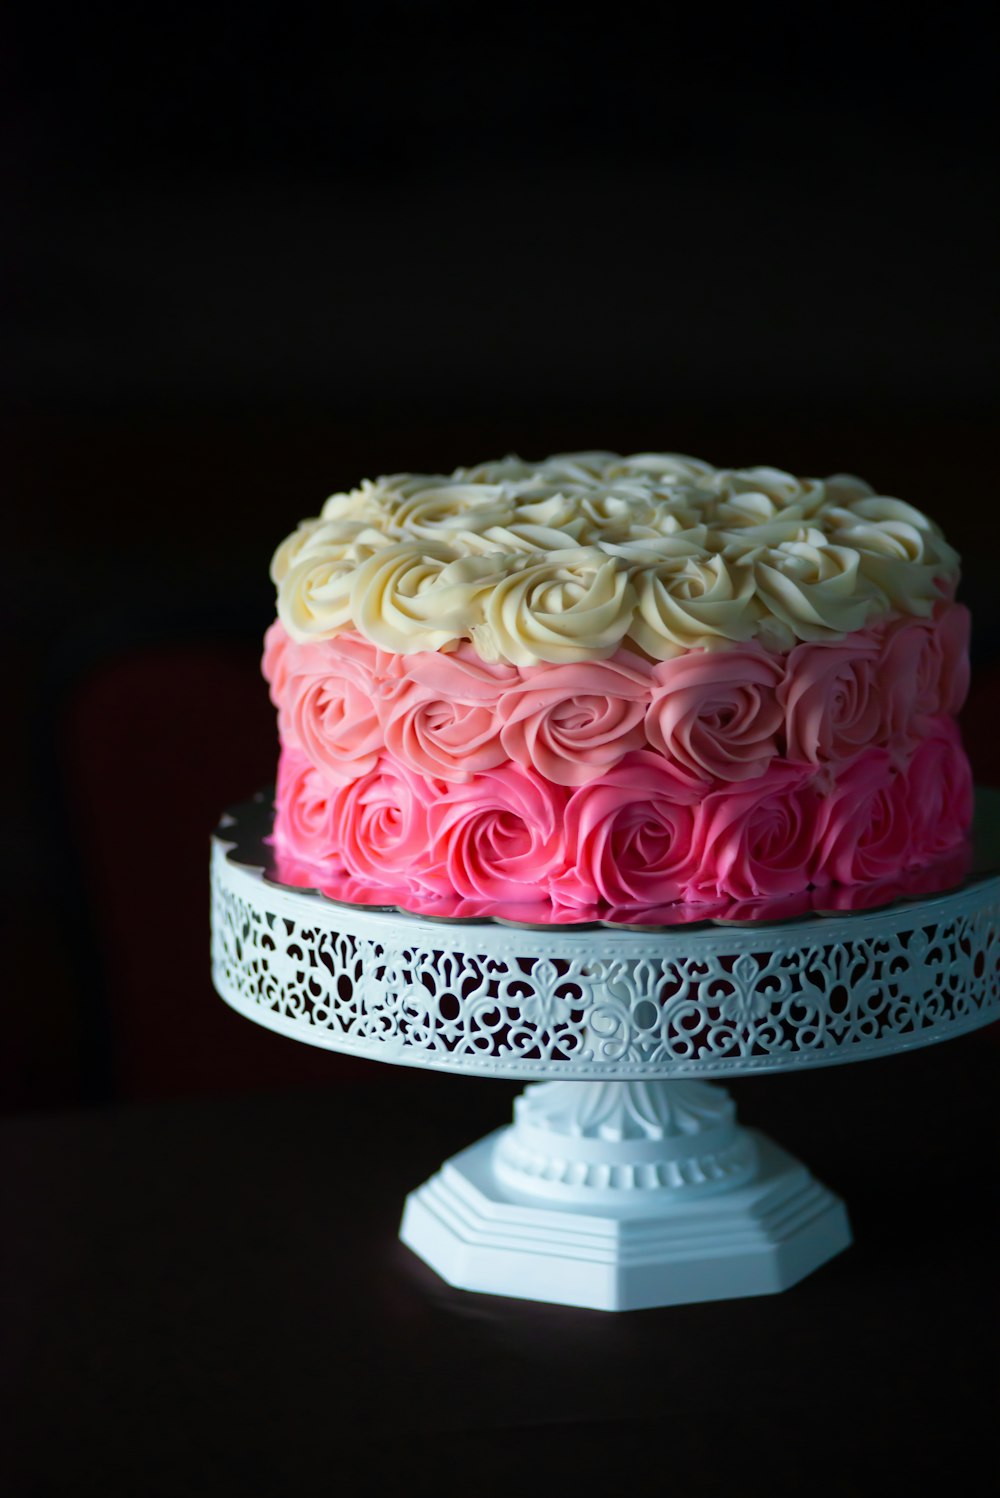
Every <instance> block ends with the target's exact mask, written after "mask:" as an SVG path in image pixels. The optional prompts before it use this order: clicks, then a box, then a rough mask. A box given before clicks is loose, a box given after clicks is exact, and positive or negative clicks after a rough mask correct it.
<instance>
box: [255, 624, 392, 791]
mask: <svg viewBox="0 0 1000 1498" xmlns="http://www.w3.org/2000/svg"><path fill="white" fill-rule="evenodd" d="M275 654H276V655H277V652H275ZM276 664H277V667H278V672H279V676H278V678H277V679H279V680H280V681H281V691H280V696H279V699H278V702H279V712H278V726H279V731H280V734H281V740H282V742H283V743H284V744H288V745H290V746H292V747H293V748H298V749H302V750H303V751H304V752H305V753H306V754H307V755H308V756H309V758H310V759H311V760H312V762H313V764H314V765H316V767H317V768H318V769H320V770H322V771H323V773H324V775H326V776H327V777H328V779H330V780H332V781H334V782H335V783H337V784H346V783H347V782H348V781H350V780H355V779H357V777H358V776H359V775H367V774H368V772H369V771H370V770H372V769H374V767H375V762H376V760H377V759H378V756H379V753H380V752H381V750H382V747H383V735H382V728H381V725H380V723H379V719H378V710H377V709H378V701H379V698H380V696H381V695H382V693H383V692H385V691H386V690H391V687H392V684H393V683H394V681H395V679H396V677H397V676H398V674H399V670H400V666H399V657H398V656H393V655H390V654H388V653H387V652H386V651H383V650H379V649H378V648H377V647H376V646H374V645H372V644H371V642H370V641H368V640H366V639H364V638H363V637H362V636H360V635H341V636H339V637H338V638H337V639H336V640H330V641H316V642H307V643H306V644H298V643H296V642H294V641H289V642H288V646H287V648H286V649H285V650H283V651H282V652H281V654H280V656H277V660H276ZM274 691H275V687H274V685H272V692H274Z"/></svg>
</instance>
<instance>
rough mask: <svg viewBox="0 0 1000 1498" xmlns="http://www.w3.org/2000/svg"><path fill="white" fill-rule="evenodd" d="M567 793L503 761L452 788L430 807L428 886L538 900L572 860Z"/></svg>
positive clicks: (492, 896)
mask: <svg viewBox="0 0 1000 1498" xmlns="http://www.w3.org/2000/svg"><path fill="white" fill-rule="evenodd" d="M565 802H566V792H565V791H563V790H561V789H560V787H558V786H555V785H552V784H550V783H549V782H548V781H547V780H543V779H542V777H541V776H540V775H537V774H536V773H535V772H534V771H532V770H526V769H523V768H522V767H521V766H520V765H515V764H505V765H499V766H497V767H496V768H495V769H491V770H484V771H482V772H481V773H480V774H478V775H474V776H473V777H472V778H471V779H470V780H467V781H465V782H464V783H462V784H457V785H452V786H449V787H448V792H447V798H446V799H445V798H443V797H442V798H440V799H437V800H435V801H434V802H433V803H432V804H431V806H430V807H429V808H428V812H427V826H428V831H429V836H430V847H431V849H432V850H433V853H432V857H433V860H434V867H433V868H432V869H431V870H430V871H429V877H430V886H429V887H434V886H435V885H436V886H437V887H441V888H443V889H446V890H457V891H458V893H459V894H460V895H464V896H466V898H468V899H471V900H475V899H484V900H514V901H526V900H540V899H544V897H545V895H546V894H547V892H548V885H549V882H550V881H551V880H552V879H553V878H554V877H556V876H557V875H559V874H561V873H562V872H563V870H564V869H565V865H566V844H565V835H564V831H563V809H564V806H565Z"/></svg>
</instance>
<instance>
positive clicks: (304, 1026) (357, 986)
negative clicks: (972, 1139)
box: [212, 834, 1000, 1079]
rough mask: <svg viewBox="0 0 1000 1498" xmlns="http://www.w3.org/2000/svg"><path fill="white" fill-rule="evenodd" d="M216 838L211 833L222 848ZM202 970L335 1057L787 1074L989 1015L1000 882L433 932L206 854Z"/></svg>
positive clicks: (997, 1000)
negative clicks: (624, 925)
mask: <svg viewBox="0 0 1000 1498" xmlns="http://www.w3.org/2000/svg"><path fill="white" fill-rule="evenodd" d="M224 836H225V834H223V837H224ZM212 929H213V936H212V941H213V971H214V977H215V982H216V986H217V987H218V989H219V992H220V993H221V994H222V995H223V997H224V998H225V999H226V1000H227V1001H228V1002H229V1003H230V1004H232V1005H233V1007H234V1008H236V1009H238V1010H240V1011H241V1012H242V1013H244V1014H246V1015H248V1016H249V1017H251V1018H253V1019H255V1020H257V1021H258V1022H259V1023H262V1024H265V1025H268V1026H270V1027H271V1028H272V1029H275V1030H279V1031H282V1032H283V1033H285V1034H289V1035H294V1036H295V1037H296V1038H297V1039H299V1040H305V1041H308V1042H310V1043H312V1044H314V1045H320V1046H325V1047H327V1048H328V1049H331V1050H340V1051H349V1052H353V1053H354V1054H357V1055H363V1056H368V1057H378V1058H380V1059H383V1060H389V1061H397V1062H404V1063H408V1064H411V1065H422V1066H429V1067H436V1068H440V1069H455V1070H462V1071H467V1072H479V1073H482V1074H491V1075H509V1076H516V1075H520V1076H530V1077H535V1078H538V1077H546V1076H548V1077H552V1078H562V1079H572V1078H600V1077H619V1078H621V1077H630V1076H632V1077H642V1076H646V1077H673V1076H684V1075H690V1074H698V1075H700V1076H705V1075H712V1074H715V1075H720V1074H726V1073H734V1072H747V1071H761V1070H769V1071H778V1070H786V1071H787V1070H791V1069H793V1068H798V1067H800V1066H803V1065H809V1064H814V1065H815V1064H831V1063H834V1062H842V1061H853V1060H857V1059H860V1058H862V1057H865V1056H869V1055H874V1054H881V1053H884V1052H887V1051H892V1050H902V1049H905V1048H907V1047H911V1046H917V1045H923V1044H927V1043H929V1042H931V1041H936V1040H940V1039H944V1038H945V1037H946V1036H948V1035H953V1034H958V1033H961V1032H962V1031H964V1030H968V1029H972V1028H974V1027H976V1026H978V1025H982V1024H986V1023H988V1022H989V1021H990V1020H992V1019H995V1018H998V1017H1000V879H997V878H993V879H986V880H983V881H981V882H980V883H978V884H976V885H974V886H972V887H970V888H966V889H962V890H960V891H958V892H956V893H954V894H950V895H943V896H939V897H937V898H935V899H932V900H928V901H925V902H923V903H920V904H917V903H911V904H908V905H904V906H900V907H896V908H894V909H892V910H890V911H884V910H883V911H878V912H872V913H869V914H864V913H862V914H852V915H849V916H842V917H817V918H816V919H813V920H809V921H799V922H796V923H789V924H786V925H782V926H774V927H760V928H752V929H748V928H728V927H708V928H699V929H697V930H684V929H680V930H678V931H676V932H665V933H656V934H653V933H643V932H641V931H628V930H621V931H615V930H610V929H600V928H599V929H592V930H587V931H573V930H571V929H570V930H560V929H558V928H552V929H549V930H545V929H541V930H539V929H534V928H529V929H519V928H517V927H513V926H499V925H495V924H484V925H481V926H480V925H477V924H472V923H470V924H462V925H457V924H448V925H446V924H436V923H434V922H431V921H427V920H422V919H420V918H418V917H408V916H404V915H400V914H399V913H398V912H385V911H378V910H370V909H364V908H361V907H359V908H357V909H355V910H350V909H347V908H345V907H343V906H336V905H333V904H332V903H331V902H329V901H326V900H324V899H323V898H322V897H321V896H317V895H315V894H311V893H308V892H303V891H298V890H290V889H283V888H281V887H278V886H275V885H274V884H271V883H269V882H268V881H267V880H266V879H265V878H263V877H262V875H261V873H260V872H259V871H256V870H253V869H248V868H246V867H243V866H241V865H239V864H238V863H236V862H235V861H232V860H230V859H229V858H228V857H227V843H226V842H225V841H223V840H222V838H219V839H216V842H215V845H214V849H213V859H212Z"/></svg>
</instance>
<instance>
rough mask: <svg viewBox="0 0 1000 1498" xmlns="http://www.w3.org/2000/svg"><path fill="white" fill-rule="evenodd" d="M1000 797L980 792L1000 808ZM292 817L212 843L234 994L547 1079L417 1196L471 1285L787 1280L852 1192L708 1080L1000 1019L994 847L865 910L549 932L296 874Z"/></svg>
mask: <svg viewBox="0 0 1000 1498" xmlns="http://www.w3.org/2000/svg"><path fill="white" fill-rule="evenodd" d="M997 805H998V802H997V798H996V797H995V796H994V797H985V798H981V799H980V803H979V807H978V810H977V822H978V823H979V824H980V825H982V824H983V822H984V821H985V822H992V823H994V824H995V823H996V822H997V821H998V820H1000V819H998V818H997V815H996V813H997ZM270 817H271V812H270V804H269V800H268V799H265V798H264V797H259V798H257V800H256V801H255V802H253V803H249V804H248V805H247V806H244V807H241V808H237V809H236V810H235V811H234V812H231V813H229V814H228V815H227V817H226V818H225V819H224V820H223V823H222V826H221V827H220V829H219V832H218V833H217V835H216V837H215V838H214V840H213V849H212V962H213V977H214V981H215V985H216V987H217V989H218V991H219V993H220V994H221V996H222V997H223V998H224V999H225V1000H226V1002H227V1003H229V1004H231V1005H232V1007H233V1008H234V1009H236V1010H238V1011H239V1013H240V1014H243V1015H245V1016H246V1017H247V1018H248V1019H252V1020H255V1021H256V1022H257V1023H258V1024H261V1025H265V1026H267V1027H268V1028H269V1029H272V1030H276V1031H278V1032H279V1033H280V1034H283V1035H288V1036H291V1037H293V1038H294V1039H296V1040H302V1041H305V1042H307V1043H308V1044H310V1045H316V1046H322V1047H325V1048H327V1049H328V1050H336V1051H344V1052H349V1053H351V1054H353V1055H357V1056H365V1057H368V1058H372V1059H378V1060H381V1061H392V1062H396V1063H397V1064H402V1065H409V1066H423V1067H429V1068H433V1069H435V1070H440V1071H453V1072H464V1073H467V1074H469V1073H471V1074H474V1075H479V1076H491V1077H507V1078H512V1077H522V1078H524V1079H525V1081H530V1082H531V1083H532V1085H530V1086H528V1087H527V1088H526V1089H525V1091H524V1093H523V1094H522V1095H521V1096H520V1097H519V1098H518V1099H517V1101H516V1104H515V1109H514V1122H513V1124H512V1125H510V1126H509V1127H507V1128H503V1129H499V1130H497V1131H496V1132H495V1133H493V1134H490V1135H488V1136H487V1137H486V1138H485V1139H481V1140H480V1141H479V1142H478V1143H476V1144H473V1145H471V1146H470V1147H469V1148H468V1149H465V1150H463V1151H462V1152H461V1153H460V1154H458V1155H455V1156H454V1157H453V1158H452V1159H451V1160H449V1161H447V1162H446V1164H445V1165H444V1166H442V1168H441V1170H440V1171H439V1172H438V1173H437V1174H436V1175H435V1176H433V1177H432V1178H431V1180H429V1181H427V1182H426V1183H425V1184H424V1185H423V1186H420V1187H419V1188H418V1189H417V1190H415V1191H413V1192H412V1193H411V1194H410V1195H409V1197H408V1198H407V1200H406V1207H405V1211H404V1214H403V1221H402V1227H401V1230H400V1236H401V1238H402V1240H403V1242H404V1243H406V1244H408V1245H409V1247H410V1248H411V1249H412V1250H413V1251H414V1252H415V1253H417V1254H419V1255H420V1257H421V1258H422V1259H424V1260H425V1261H426V1262H427V1263H428V1264H429V1265H431V1266H432V1268H434V1269H435V1270H437V1272H438V1273H439V1274H440V1275H441V1276H442V1277H443V1278H444V1279H445V1280H447V1281H448V1282H449V1283H450V1284H452V1285H456V1286H460V1287H462V1288H463V1289H466V1290H478V1291H489V1292H491V1293H493V1294H498V1295H512V1296H520V1297H523V1298H525V1299H530V1300H538V1301H550V1302H559V1303H562V1304H565V1305H574V1306H591V1307H596V1308H599V1309H603V1310H627V1309H632V1308H636V1307H642V1306H659V1305H672V1304H678V1303H680V1302H685V1301H698V1300H712V1299H721V1298H726V1297H731V1296H741V1295H759V1294H765V1293H768V1292H771V1291H776V1290H783V1289H785V1288H786V1287H788V1286H789V1285H792V1284H794V1283H795V1282H796V1281H797V1280H799V1279H801V1278H802V1277H803V1276H804V1275H807V1274H809V1273H811V1271H812V1270H814V1269H816V1268H817V1267H818V1266H819V1265H820V1264H822V1263H824V1262H825V1261H826V1260H828V1259H830V1258H831V1257H832V1256H833V1255H835V1254H837V1253H839V1252H840V1250H841V1249H843V1248H845V1247H847V1245H848V1244H849V1243H850V1228H849V1225H848V1220H847V1213H846V1211H845V1208H844V1205H843V1203H842V1202H841V1201H840V1200H839V1199H838V1198H837V1197H836V1196H834V1195H833V1194H832V1193H831V1192H830V1191H828V1190H827V1189H826V1187H824V1186H822V1185H821V1184H820V1183H819V1182H818V1181H816V1180H815V1179H814V1178H813V1177H812V1176H811V1175H810V1173H809V1171H808V1170H807V1169H806V1167H805V1166H804V1165H802V1164H800V1163H799V1162H798V1161H796V1160H794V1159H793V1158H792V1157H791V1156H790V1155H788V1154H786V1152H785V1151H784V1150H783V1149H781V1148H779V1147H778V1146H777V1145H776V1144H774V1143H772V1142H771V1141H770V1140H769V1139H767V1138H764V1137H763V1136H762V1135H760V1134H758V1133H756V1132H755V1131H754V1130H752V1129H748V1128H745V1127H743V1126H741V1125H740V1124H738V1123H737V1121H736V1115H735V1110H734V1107H733V1104H732V1102H731V1100H730V1098H729V1095H728V1093H727V1092H726V1091H725V1089H724V1088H723V1087H721V1086H718V1085H716V1084H714V1083H710V1082H709V1081H707V1080H706V1078H719V1077H737V1076H742V1075H747V1074H749V1073H759V1072H777V1071H793V1070H795V1071H797V1070H799V1069H801V1068H803V1067H813V1066H829V1065H831V1064H834V1063H839V1062H846V1061H859V1060H862V1059H864V1058H866V1057H874V1056H884V1055H891V1054H894V1053H896V1052H900V1051H904V1050H907V1049H910V1048H913V1047H916V1046H922V1045H927V1044H930V1043H931V1042H934V1041H939V1040H945V1039H947V1038H948V1037H949V1036H952V1035H961V1034H963V1033H965V1032H966V1031H969V1030H972V1029H975V1028H976V1027H977V1026H980V1025H985V1024H987V1023H988V1022H989V1021H991V1020H993V1019H995V1018H997V1017H1000V877H998V876H997V875H996V874H993V873H990V872H989V871H988V869H989V866H990V865H989V864H988V866H987V872H982V869H980V871H979V872H977V873H976V874H974V875H973V876H971V877H970V878H968V879H967V880H966V881H965V883H964V884H963V886H962V887H961V888H959V889H957V890H954V891H953V892H951V893H948V894H944V895H939V896H937V897H934V898H924V899H921V900H919V901H912V900H911V901H906V902H900V901H897V903H896V904H894V905H892V906H889V907H888V908H883V909H879V910H874V911H870V912H865V913H860V914H858V913H852V914H847V915H831V914H827V915H815V914H814V915H810V916H808V917H803V918H797V919H794V920H789V921H785V922H780V923H770V922H769V923H768V924H763V925H762V924H760V923H757V924H749V925H747V924H742V925H724V924H720V923H704V924H700V925H698V926H696V927H691V926H686V927H683V926H682V927H678V928H674V929H661V930H648V929H645V930H644V929H629V928H621V927H617V928H611V927H607V926H601V925H591V926H587V927H572V926H570V927H567V926H562V927H556V926H550V927H547V928H545V927H541V928H540V927H533V926H522V925H515V924H499V923H496V922H493V921H471V922H465V921H439V920H431V919H427V918H424V917H419V916H414V915H409V914H405V913H402V912H400V911H399V910H396V909H384V908H382V909H380V908H366V907H364V906H356V905H355V906H351V905H346V904H341V903H337V902H335V901H333V900H330V899H328V898H327V897H325V896H324V895H322V894H319V893H317V892H315V891H309V890H302V889H298V888H292V887H288V886H285V885H281V884H279V883H277V882H276V881H275V879H274V877H273V875H272V874H270V873H269V872H268V867H269V857H270V855H269V849H268V848H267V846H266V844H265V842H264V838H265V837H266V835H267V833H268V832H269V830H270ZM991 836H992V833H991ZM992 867H993V868H996V867H998V865H997V864H995V863H994V864H992Z"/></svg>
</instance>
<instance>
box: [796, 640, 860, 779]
mask: <svg viewBox="0 0 1000 1498" xmlns="http://www.w3.org/2000/svg"><path fill="white" fill-rule="evenodd" d="M778 701H779V702H780V703H781V706H782V708H783V710H784V715H785V743H786V752H787V755H788V758H789V759H790V760H793V761H795V762H797V763H802V764H813V765H815V764H829V763H831V762H834V761H837V760H842V759H847V758H849V757H850V756H851V755H853V754H857V753H858V751H859V750H861V749H864V748H866V747H867V746H868V745H870V744H876V743H878V742H879V741H880V739H881V738H882V736H883V732H884V727H883V708H882V700H881V693H880V676H879V640H878V637H877V636H876V635H875V633H874V632H873V631H870V630H859V631H858V632H857V633H855V634H852V635H848V636H846V637H845V638H844V639H842V640H837V641H834V642H833V643H831V644H826V643H825V642H817V643H815V644H813V643H810V644H806V645H796V647H795V649H794V650H792V651H790V652H789V655H788V657H787V660H786V662H785V675H784V680H783V681H782V683H781V685H780V686H779V688H778Z"/></svg>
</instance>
